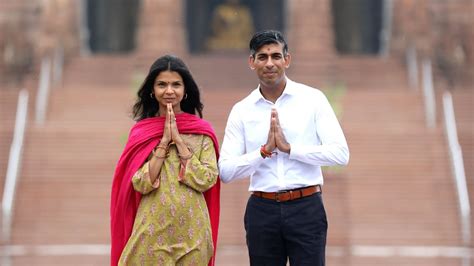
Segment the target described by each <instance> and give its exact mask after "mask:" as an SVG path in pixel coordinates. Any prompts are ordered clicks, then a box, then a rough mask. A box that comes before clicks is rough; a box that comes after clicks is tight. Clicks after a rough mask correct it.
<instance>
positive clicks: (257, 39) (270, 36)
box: [249, 30, 288, 57]
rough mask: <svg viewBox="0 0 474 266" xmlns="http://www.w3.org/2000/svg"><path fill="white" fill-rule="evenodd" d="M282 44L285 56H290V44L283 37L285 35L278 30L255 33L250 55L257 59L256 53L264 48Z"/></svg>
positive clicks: (250, 45)
mask: <svg viewBox="0 0 474 266" xmlns="http://www.w3.org/2000/svg"><path fill="white" fill-rule="evenodd" d="M273 43H274V44H282V45H283V56H286V55H287V54H288V44H287V43H286V41H285V38H284V37H283V34H282V33H281V32H279V31H277V30H263V31H259V32H257V33H255V35H253V37H252V39H251V40H250V43H249V48H250V54H251V55H252V57H255V53H256V52H257V51H258V49H260V48H261V47H262V46H264V45H267V44H273Z"/></svg>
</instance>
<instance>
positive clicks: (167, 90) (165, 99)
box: [153, 70, 184, 116]
mask: <svg viewBox="0 0 474 266" xmlns="http://www.w3.org/2000/svg"><path fill="white" fill-rule="evenodd" d="M153 92H154V94H155V98H156V100H157V101H158V104H159V106H160V115H162V116H163V115H165V114H166V105H167V104H168V103H171V105H172V106H173V111H174V113H175V114H176V113H180V112H181V106H180V102H181V100H182V99H183V97H184V82H183V78H181V75H180V74H179V73H178V72H175V71H169V70H167V71H163V72H161V73H160V74H158V76H156V78H155V82H154V84H153Z"/></svg>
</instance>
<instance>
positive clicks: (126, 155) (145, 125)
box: [110, 113, 220, 266]
mask: <svg viewBox="0 0 474 266" xmlns="http://www.w3.org/2000/svg"><path fill="white" fill-rule="evenodd" d="M164 123H165V118H164V117H153V118H147V119H143V120H141V121H139V122H137V123H136V124H135V125H134V126H133V127H132V129H131V130H130V135H129V137H128V142H127V145H126V146H125V149H124V151H123V153H122V155H121V156H120V159H119V161H118V163H117V167H116V168H115V174H114V179H113V183H112V193H111V194H112V195H111V202H110V219H111V223H110V225H111V261H110V265H112V266H115V265H117V264H118V261H119V259H120V255H121V254H122V251H123V249H124V248H125V245H126V244H127V241H128V239H129V237H130V235H131V233H132V229H133V223H134V220H135V214H136V213H137V209H138V205H139V203H140V199H141V194H140V193H138V192H136V191H135V190H134V189H133V186H132V182H131V179H132V176H133V175H134V174H135V172H136V171H137V170H138V169H139V168H140V167H141V166H142V165H143V163H144V162H145V160H146V159H147V157H148V155H149V154H150V153H151V151H152V150H153V148H154V147H155V146H156V145H158V143H159V141H160V139H161V137H162V136H163V129H164ZM176 123H177V126H178V130H179V132H180V133H181V134H199V135H207V136H209V137H210V138H211V139H212V141H213V142H214V148H215V151H216V155H217V158H219V152H218V151H219V144H218V142H217V138H216V135H215V133H214V130H213V129H212V127H211V125H210V124H209V123H208V122H207V121H205V120H203V119H200V118H199V117H197V116H195V115H192V114H188V113H181V114H177V115H176ZM204 197H205V199H206V204H207V208H208V210H209V217H210V221H211V230H212V241H213V243H214V256H213V257H212V259H211V261H210V262H209V266H213V265H214V262H215V255H216V248H217V233H218V228H219V211H220V202H219V197H220V179H219V178H218V179H217V183H216V184H215V185H214V186H213V187H212V188H210V189H209V190H207V191H206V192H204Z"/></svg>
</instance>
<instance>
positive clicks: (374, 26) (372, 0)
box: [332, 0, 384, 54]
mask: <svg viewBox="0 0 474 266" xmlns="http://www.w3.org/2000/svg"><path fill="white" fill-rule="evenodd" d="M383 4H384V1H382V0H358V1H354V0H332V14H333V22H334V23H333V25H334V32H335V37H336V40H335V45H336V48H337V51H338V52H339V53H342V54H378V53H379V52H380V49H381V48H382V47H381V45H382V40H381V31H382V14H383Z"/></svg>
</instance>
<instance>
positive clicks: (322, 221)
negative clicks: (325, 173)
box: [244, 192, 328, 266]
mask: <svg viewBox="0 0 474 266" xmlns="http://www.w3.org/2000/svg"><path fill="white" fill-rule="evenodd" d="M244 224H245V231H246V238H247V247H248V251H249V258H250V265H251V266H280V265H281V266H285V265H286V263H287V260H288V258H289V260H290V265H291V266H302V265H308V266H309V265H310V266H324V265H325V250H326V235H327V229H328V223H327V219H326V211H325V209H324V204H323V200H322V195H321V192H318V193H316V194H313V195H311V196H308V197H305V198H301V199H297V200H292V201H287V202H276V201H274V200H269V199H263V198H259V197H256V196H253V195H252V196H250V198H249V200H248V202H247V209H246V211H245V217H244Z"/></svg>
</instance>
